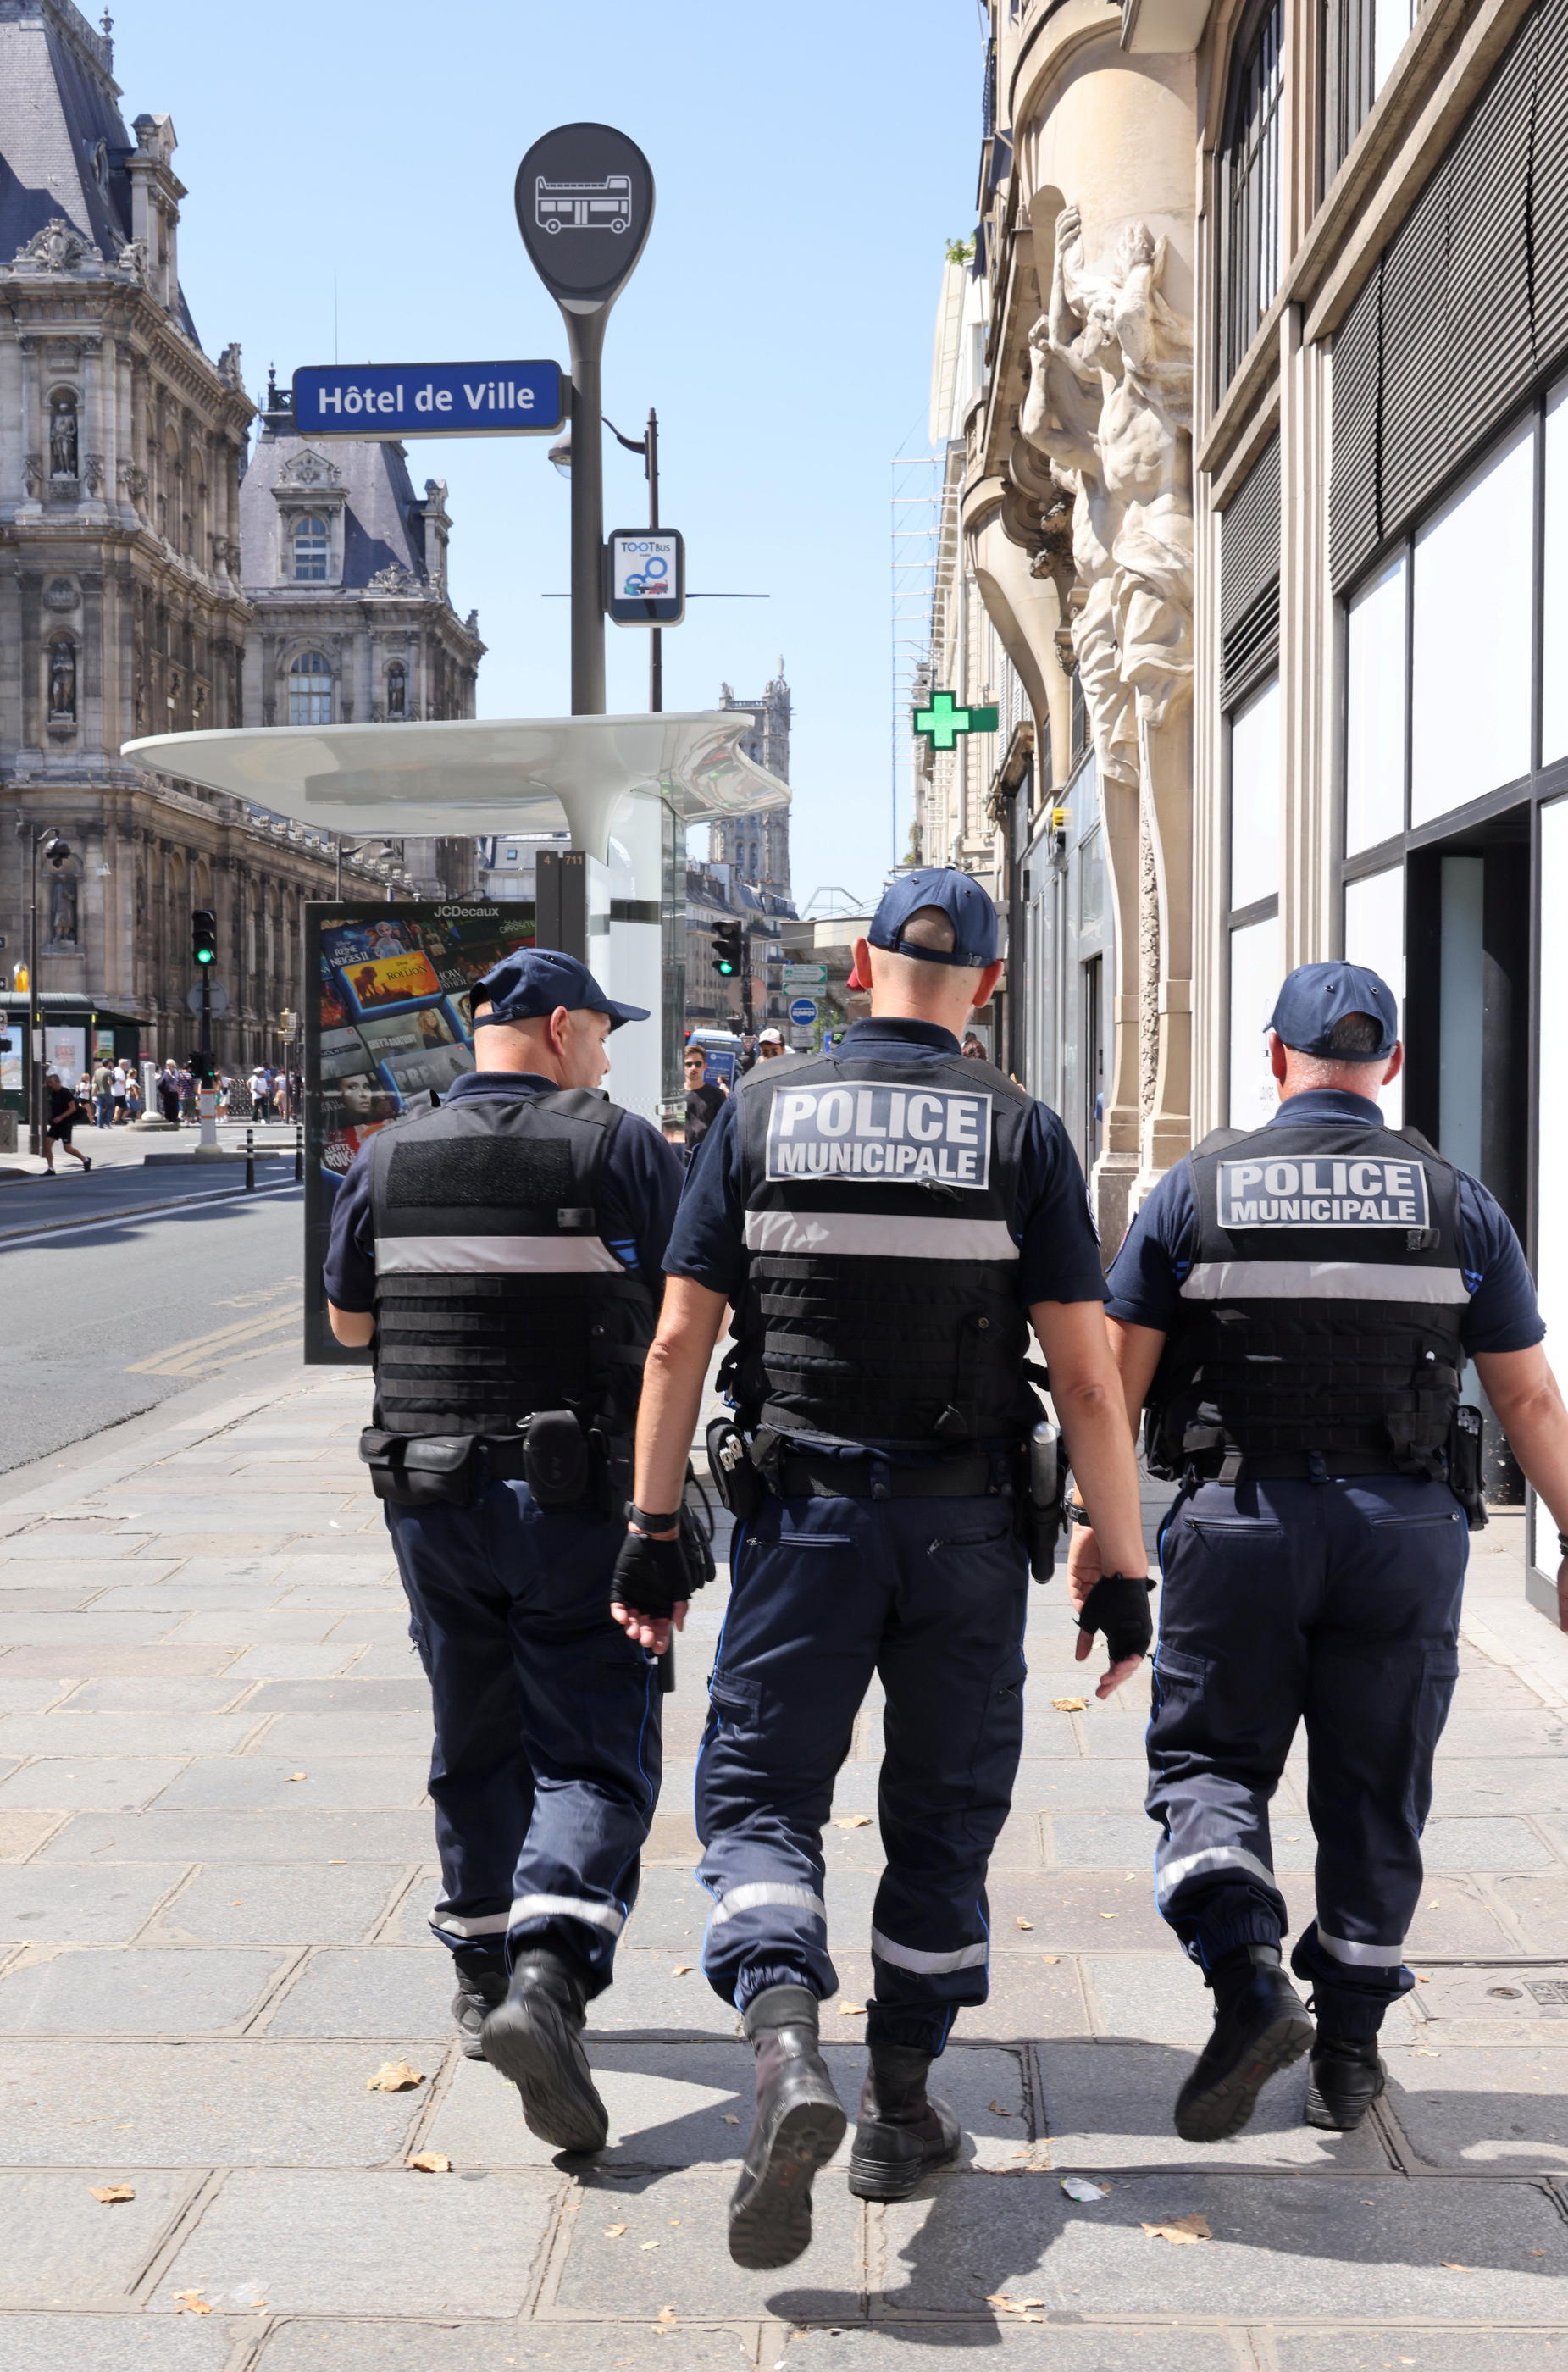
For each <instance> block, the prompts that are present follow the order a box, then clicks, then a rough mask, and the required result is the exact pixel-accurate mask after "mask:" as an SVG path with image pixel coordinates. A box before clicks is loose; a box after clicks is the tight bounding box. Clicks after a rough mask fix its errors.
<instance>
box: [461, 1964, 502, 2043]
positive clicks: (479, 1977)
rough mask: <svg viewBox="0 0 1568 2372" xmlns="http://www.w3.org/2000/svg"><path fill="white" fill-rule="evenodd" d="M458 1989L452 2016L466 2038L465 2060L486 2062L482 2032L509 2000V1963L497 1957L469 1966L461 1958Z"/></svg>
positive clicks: (463, 2039) (464, 2039)
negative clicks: (491, 2015) (492, 2013)
mask: <svg viewBox="0 0 1568 2372" xmlns="http://www.w3.org/2000/svg"><path fill="white" fill-rule="evenodd" d="M457 1966H458V1990H457V1992H456V1993H455V1994H453V1996H452V2016H453V2017H454V2018H455V2019H456V2021H457V2028H458V2032H459V2035H460V2036H461V2038H462V2045H463V2057H464V2058H465V2059H482V2058H483V2057H484V2045H483V2043H482V2041H481V2040H480V2029H481V2027H482V2025H483V2024H484V2021H485V2019H486V2018H487V2017H489V2015H490V2013H491V2011H492V2010H493V2009H495V2008H497V2007H498V2006H499V2005H500V2004H501V2003H502V2002H504V2001H505V1998H506V1964H505V1961H504V1960H503V1959H500V1957H499V1956H498V1955H496V1956H487V1957H486V1958H484V1959H479V1958H477V1957H476V1958H475V1959H473V1960H472V1961H471V1962H470V1964H469V1965H468V1966H466V1967H465V1965H464V1963H463V1960H462V1959H461V1957H460V1956H459V1959H458V1964H457Z"/></svg>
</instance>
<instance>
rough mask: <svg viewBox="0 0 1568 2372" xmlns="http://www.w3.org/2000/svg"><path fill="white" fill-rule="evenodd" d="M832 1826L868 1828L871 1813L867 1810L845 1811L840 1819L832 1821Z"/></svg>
mask: <svg viewBox="0 0 1568 2372" xmlns="http://www.w3.org/2000/svg"><path fill="white" fill-rule="evenodd" d="M833 1826H834V1828H835V1829H868V1828H869V1827H870V1826H871V1815H870V1813H869V1812H846V1813H845V1814H844V1817H843V1819H842V1820H835V1821H834V1822H833Z"/></svg>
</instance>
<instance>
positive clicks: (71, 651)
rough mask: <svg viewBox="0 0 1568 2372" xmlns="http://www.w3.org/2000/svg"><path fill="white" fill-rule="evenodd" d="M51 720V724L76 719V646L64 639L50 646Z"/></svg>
mask: <svg viewBox="0 0 1568 2372" xmlns="http://www.w3.org/2000/svg"><path fill="white" fill-rule="evenodd" d="M49 721H50V723H51V725H75V721H76V646H75V643H71V642H66V641H64V639H62V640H61V641H60V642H57V643H51V645H50V646H49Z"/></svg>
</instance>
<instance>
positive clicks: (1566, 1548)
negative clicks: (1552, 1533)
mask: <svg viewBox="0 0 1568 2372" xmlns="http://www.w3.org/2000/svg"><path fill="white" fill-rule="evenodd" d="M1557 1553H1558V1555H1559V1556H1560V1557H1568V1532H1559V1533H1558V1535H1557Z"/></svg>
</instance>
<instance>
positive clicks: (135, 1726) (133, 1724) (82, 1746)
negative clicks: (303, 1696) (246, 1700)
mask: <svg viewBox="0 0 1568 2372" xmlns="http://www.w3.org/2000/svg"><path fill="white" fill-rule="evenodd" d="M258 1727H259V1720H258V1716H257V1715H255V1714H253V1713H209V1714H156V1713H73V1712H65V1711H63V1712H60V1713H31V1714H29V1713H12V1714H6V1715H5V1716H4V1718H3V1719H0V1754H60V1755H73V1754H80V1755H94V1754H115V1755H122V1756H126V1757H129V1756H132V1755H137V1754H171V1755H187V1754H237V1753H238V1751H239V1750H240V1748H241V1747H242V1746H243V1745H244V1744H245V1743H246V1741H247V1739H248V1738H250V1737H251V1736H252V1735H253V1733H254V1732H255V1730H256V1729H257V1728H258Z"/></svg>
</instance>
